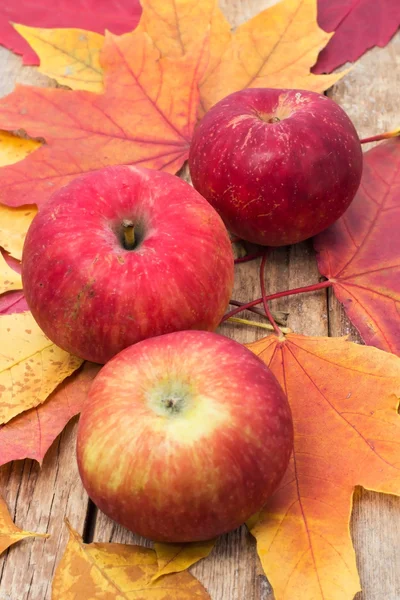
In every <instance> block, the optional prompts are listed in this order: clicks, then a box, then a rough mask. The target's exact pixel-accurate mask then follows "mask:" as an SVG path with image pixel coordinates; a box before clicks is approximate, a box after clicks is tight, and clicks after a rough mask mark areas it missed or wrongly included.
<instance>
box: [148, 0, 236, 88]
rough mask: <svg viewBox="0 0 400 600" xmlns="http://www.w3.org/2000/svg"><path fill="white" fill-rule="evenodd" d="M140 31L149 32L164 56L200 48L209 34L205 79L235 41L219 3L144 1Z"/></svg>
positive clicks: (175, 0)
mask: <svg viewBox="0 0 400 600" xmlns="http://www.w3.org/2000/svg"><path fill="white" fill-rule="evenodd" d="M142 8H143V12H142V16H141V19H140V22H139V25H138V30H139V31H144V32H146V33H147V34H148V35H149V36H150V37H151V38H152V40H153V42H154V44H155V45H156V46H157V48H158V49H159V51H160V53H161V55H162V56H169V57H173V56H175V57H176V56H184V55H185V54H186V53H187V52H192V51H194V50H195V49H196V47H200V44H201V42H202V40H203V39H204V35H205V34H206V32H209V35H208V42H209V44H208V48H207V51H208V64H207V69H206V70H205V71H204V74H203V79H205V78H206V77H207V76H208V75H209V74H210V73H211V72H212V71H214V69H215V68H216V66H217V65H218V64H219V63H220V61H221V56H222V54H223V53H224V51H225V50H226V47H227V45H228V44H229V42H230V41H231V39H232V34H231V26H230V24H229V22H228V21H227V19H226V18H225V16H224V14H223V12H222V11H221V9H220V8H219V5H218V0H202V1H201V2H199V1H198V0H180V1H179V0H178V1H177V0H166V1H162V2H160V0H143V1H142Z"/></svg>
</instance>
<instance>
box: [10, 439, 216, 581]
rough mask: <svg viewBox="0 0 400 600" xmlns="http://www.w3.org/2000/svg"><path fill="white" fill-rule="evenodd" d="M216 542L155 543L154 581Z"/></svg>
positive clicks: (200, 555) (182, 567)
mask: <svg viewBox="0 0 400 600" xmlns="http://www.w3.org/2000/svg"><path fill="white" fill-rule="evenodd" d="M0 439H1V438H0ZM215 542H216V540H215V539H213V540H207V541H205V542H190V543H187V544H161V543H158V542H157V543H155V544H154V550H155V552H156V555H157V563H158V570H157V572H156V574H155V575H154V577H153V579H152V581H155V580H156V579H158V578H159V577H162V576H163V575H167V574H168V573H179V572H180V571H185V570H186V569H188V568H189V567H191V566H192V565H194V564H195V563H196V562H198V561H199V560H201V559H202V558H206V557H207V556H208V555H209V554H210V552H211V550H212V549H213V548H214V546H215Z"/></svg>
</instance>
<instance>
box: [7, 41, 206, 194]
mask: <svg viewBox="0 0 400 600" xmlns="http://www.w3.org/2000/svg"><path fill="white" fill-rule="evenodd" d="M202 43H203V44H206V39H205V40H203V42H202ZM206 54H207V53H206V52H203V51H200V50H198V51H195V52H193V53H190V54H187V55H185V56H184V57H182V58H171V59H169V58H161V59H160V54H159V51H158V50H157V49H156V47H155V46H154V44H153V43H152V41H151V40H150V38H149V37H148V36H147V35H146V34H144V33H141V32H133V33H132V34H126V35H124V36H121V37H120V38H118V37H115V36H113V35H111V34H107V36H106V41H105V44H104V47H103V50H102V54H101V62H102V64H103V67H104V69H105V93H104V94H94V93H90V92H85V91H68V90H62V89H49V88H47V89H46V88H34V87H29V86H17V88H16V90H15V91H14V92H12V93H11V94H10V95H9V96H7V97H5V98H3V99H1V100H0V128H1V127H2V128H3V129H9V130H16V129H19V128H23V129H24V130H25V131H26V132H27V133H28V135H30V136H31V137H33V138H38V137H42V138H45V140H46V144H44V145H42V146H41V147H40V148H39V149H37V150H36V151H35V152H33V153H32V154H29V156H28V157H27V158H26V159H25V160H23V161H21V162H19V163H16V164H14V165H9V166H6V167H3V168H2V169H1V175H2V186H1V191H0V201H1V202H2V203H3V204H6V205H8V206H21V205H22V204H27V203H28V202H29V203H34V204H37V205H38V206H40V205H41V204H43V203H44V202H45V201H46V200H47V199H48V198H49V196H50V195H51V194H52V193H53V192H54V191H55V190H56V189H58V188H60V187H61V186H63V185H65V184H66V183H68V181H70V180H71V179H73V178H75V177H76V176H77V175H79V174H81V173H87V172H89V171H93V170H96V169H99V168H101V167H104V166H107V165H115V164H121V163H123V164H130V165H137V164H141V165H143V166H147V167H151V168H155V169H164V170H167V171H170V172H172V173H175V172H176V171H177V170H178V169H179V167H180V166H181V165H182V163H183V162H184V161H185V160H186V158H187V156H188V151H189V144H190V139H191V134H192V130H193V127H194V125H195V121H196V113H197V105H198V99H199V93H198V86H197V84H198V81H199V79H200V77H201V74H202V72H203V68H204V66H205V60H206Z"/></svg>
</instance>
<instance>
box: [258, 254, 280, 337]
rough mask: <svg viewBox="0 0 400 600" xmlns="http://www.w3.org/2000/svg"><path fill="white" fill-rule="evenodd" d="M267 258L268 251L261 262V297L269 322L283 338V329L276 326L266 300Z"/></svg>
mask: <svg viewBox="0 0 400 600" xmlns="http://www.w3.org/2000/svg"><path fill="white" fill-rule="evenodd" d="M267 256H268V251H266V252H265V254H264V256H263V257H262V260H261V265H260V287H261V296H262V301H263V305H264V311H265V314H266V315H267V318H268V320H269V322H270V323H271V325H272V327H273V329H274V331H275V333H276V335H277V336H278V337H279V338H282V337H283V332H282V331H281V329H279V327H278V325H277V324H276V321H275V319H274V317H273V316H272V313H271V311H270V309H269V306H268V301H267V300H266V296H267V295H266V293H265V277H264V275H265V263H266V261H267Z"/></svg>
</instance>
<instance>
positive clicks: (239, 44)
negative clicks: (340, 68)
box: [201, 0, 343, 110]
mask: <svg viewBox="0 0 400 600" xmlns="http://www.w3.org/2000/svg"><path fill="white" fill-rule="evenodd" d="M331 36H332V34H329V33H326V32H325V31H323V30H322V29H320V28H319V27H318V24H317V2H316V0H283V2H279V3H278V4H275V5H274V6H272V7H270V8H267V9H266V10H264V11H263V12H261V13H259V14H258V15H256V16H255V17H254V18H252V19H250V20H249V21H247V22H246V23H244V24H243V25H241V26H240V27H238V28H237V30H236V31H235V33H234V35H233V37H232V41H231V43H230V44H229V46H228V47H227V49H226V50H225V52H224V54H223V55H222V57H221V60H220V61H219V63H218V66H217V67H216V68H215V69H214V70H213V72H212V73H211V74H210V75H209V76H208V77H207V78H206V80H205V81H204V82H203V84H202V86H201V98H202V106H203V108H204V110H208V109H209V108H211V106H213V104H215V103H216V102H218V100H221V98H224V97H225V96H227V95H228V94H231V93H232V92H236V91H238V90H241V89H244V88H248V87H252V88H254V87H272V88H298V89H304V90H312V91H314V92H323V91H324V90H326V89H328V88H329V87H330V86H332V85H333V84H334V83H335V82H336V81H338V79H340V78H341V77H342V76H343V73H336V74H333V75H314V74H312V73H310V68H311V67H312V65H313V64H314V63H315V61H316V59H317V56H318V54H319V52H320V50H322V48H323V47H324V46H325V45H326V44H327V42H328V41H329V39H330V37H331Z"/></svg>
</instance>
